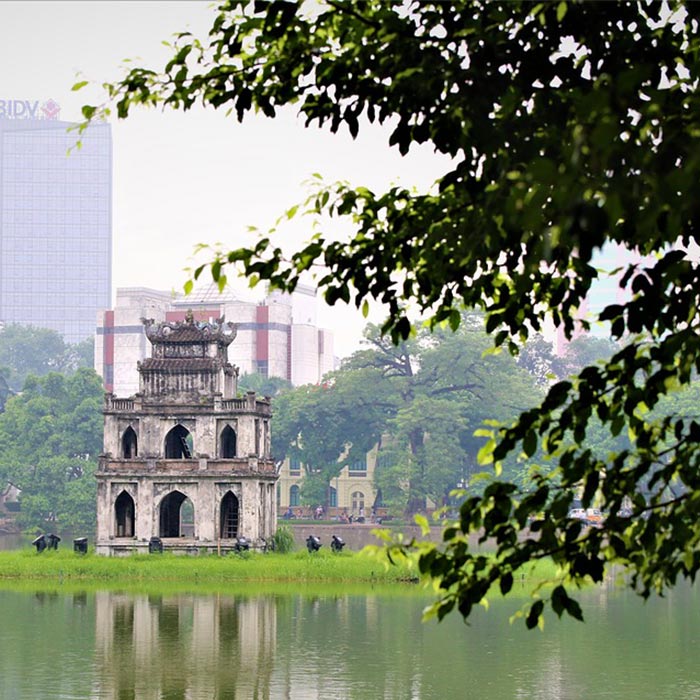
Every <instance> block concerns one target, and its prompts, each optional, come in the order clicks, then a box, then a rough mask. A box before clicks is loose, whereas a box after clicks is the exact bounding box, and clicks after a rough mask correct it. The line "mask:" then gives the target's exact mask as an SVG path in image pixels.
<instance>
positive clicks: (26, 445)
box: [0, 324, 103, 532]
mask: <svg viewBox="0 0 700 700" xmlns="http://www.w3.org/2000/svg"><path fill="white" fill-rule="evenodd" d="M93 348H94V341H93V340H92V339H88V340H85V341H83V342H82V343H77V344H70V343H66V342H65V341H64V340H63V337H62V336H61V335H60V334H59V333H57V332H56V331H54V330H49V329H45V328H36V327H33V326H22V325H19V324H8V325H6V326H4V327H3V328H2V329H0V445H2V449H1V450H0V484H2V485H3V486H4V485H5V484H6V483H8V482H10V483H12V484H14V485H16V486H17V487H19V488H20V489H21V497H20V498H21V510H20V512H19V513H18V515H17V523H18V525H19V526H20V527H22V528H25V529H31V528H37V527H38V528H42V529H44V528H47V529H56V528H57V527H62V528H67V529H70V530H74V531H79V530H84V531H87V532H91V531H92V530H93V529H94V524H95V479H94V478H93V474H94V471H95V467H96V465H97V455H98V454H99V451H100V449H101V446H102V417H101V413H100V411H101V407H102V401H103V390H102V381H101V379H100V378H99V377H98V376H97V374H96V373H95V372H94V370H92V369H91V367H92V364H93V352H94V350H93Z"/></svg>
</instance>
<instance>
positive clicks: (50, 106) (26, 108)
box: [0, 99, 61, 120]
mask: <svg viewBox="0 0 700 700" xmlns="http://www.w3.org/2000/svg"><path fill="white" fill-rule="evenodd" d="M60 112H61V107H60V106H59V105H58V103H56V102H55V101H54V100H52V99H49V100H46V102H39V100H0V119H50V120H55V119H58V115H59V114H60Z"/></svg>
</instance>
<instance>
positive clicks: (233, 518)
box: [219, 491, 239, 539]
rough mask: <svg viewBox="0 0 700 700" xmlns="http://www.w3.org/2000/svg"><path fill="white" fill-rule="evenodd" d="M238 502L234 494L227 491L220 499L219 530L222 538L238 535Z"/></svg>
mask: <svg viewBox="0 0 700 700" xmlns="http://www.w3.org/2000/svg"><path fill="white" fill-rule="evenodd" d="M238 520H239V504H238V499H237V498H236V496H235V495H234V494H233V493H232V492H231V491H228V492H227V493H226V495H225V496H224V497H223V498H222V499H221V521H220V523H219V525H220V532H221V537H222V538H223V539H232V538H234V537H238Z"/></svg>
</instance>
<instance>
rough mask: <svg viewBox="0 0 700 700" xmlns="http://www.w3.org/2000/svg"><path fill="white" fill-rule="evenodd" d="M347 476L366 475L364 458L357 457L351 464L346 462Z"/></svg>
mask: <svg viewBox="0 0 700 700" xmlns="http://www.w3.org/2000/svg"><path fill="white" fill-rule="evenodd" d="M348 475H349V476H367V462H366V461H365V460H364V459H358V460H356V461H354V462H353V463H352V464H348Z"/></svg>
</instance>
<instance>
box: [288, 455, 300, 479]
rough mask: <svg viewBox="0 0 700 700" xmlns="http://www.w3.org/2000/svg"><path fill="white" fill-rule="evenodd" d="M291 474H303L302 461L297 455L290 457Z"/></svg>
mask: <svg viewBox="0 0 700 700" xmlns="http://www.w3.org/2000/svg"><path fill="white" fill-rule="evenodd" d="M289 474H290V476H301V462H300V461H299V460H298V459H297V458H296V457H290V458H289Z"/></svg>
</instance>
